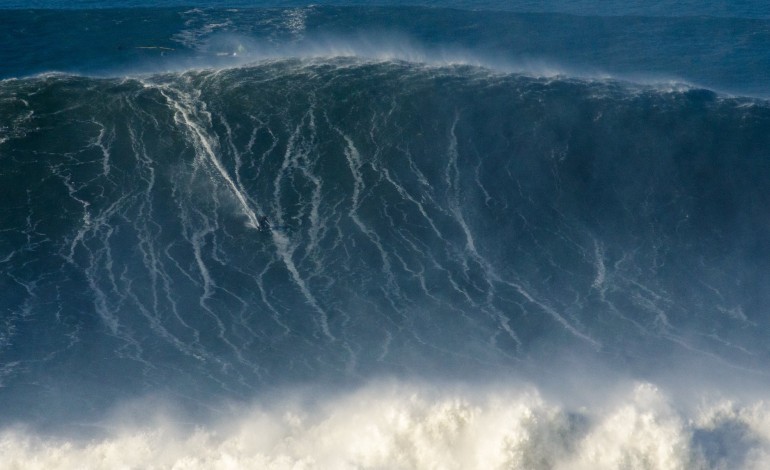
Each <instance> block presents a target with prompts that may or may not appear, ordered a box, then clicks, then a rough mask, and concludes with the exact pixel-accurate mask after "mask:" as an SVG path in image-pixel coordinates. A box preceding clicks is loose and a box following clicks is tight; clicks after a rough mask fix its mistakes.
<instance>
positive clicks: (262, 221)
mask: <svg viewBox="0 0 770 470" xmlns="http://www.w3.org/2000/svg"><path fill="white" fill-rule="evenodd" d="M259 229H260V230H270V221H269V220H267V216H266V215H263V216H262V217H260V218H259Z"/></svg>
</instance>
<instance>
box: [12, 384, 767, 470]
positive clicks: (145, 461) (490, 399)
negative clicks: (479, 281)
mask: <svg viewBox="0 0 770 470" xmlns="http://www.w3.org/2000/svg"><path fill="white" fill-rule="evenodd" d="M297 403H305V404H304V405H300V404H297ZM313 403H314V404H313V405H312V406H311V405H308V401H307V400H304V401H302V400H297V401H295V402H294V404H289V403H288V402H287V403H284V404H282V405H277V406H270V407H264V406H255V407H252V408H251V409H249V410H241V411H240V412H238V413H237V414H238V416H239V418H238V419H234V420H232V421H231V422H228V423H219V424H217V425H209V426H203V427H200V426H199V427H196V428H194V429H189V428H188V429H184V428H183V427H182V426H180V425H179V424H178V423H175V422H174V420H168V419H166V420H163V419H157V420H156V421H155V423H154V424H153V425H151V426H145V427H138V428H137V427H135V428H131V429H127V428H124V429H122V430H118V431H115V432H113V433H111V434H110V435H109V436H106V437H102V438H99V439H96V440H92V441H89V442H68V441H64V440H57V439H55V438H50V439H46V438H41V437H35V436H33V435H32V434H30V433H26V432H24V431H20V430H6V431H5V432H3V433H2V434H0V455H2V458H0V468H1V469H11V468H26V469H70V468H72V469H75V468H78V469H83V468H93V469H100V468H148V469H149V468H173V469H197V468H201V469H202V468H206V469H226V468H227V469H229V468H268V469H328V468H334V469H365V468H366V469H373V468H391V469H394V468H409V469H577V470H580V469H617V468H624V469H693V468H694V469H717V468H745V469H760V468H768V467H767V466H768V465H770V409H768V407H767V406H766V405H764V404H762V403H755V404H753V405H749V406H739V405H736V404H735V403H732V402H730V401H726V400H717V401H712V402H710V403H707V402H703V403H702V404H701V405H700V406H699V407H696V408H697V411H695V412H693V413H692V416H687V414H688V413H683V412H679V411H677V410H676V409H675V406H673V404H672V400H671V399H670V397H668V396H666V394H665V393H663V392H661V391H660V390H659V389H657V388H656V387H655V386H653V385H651V384H649V383H639V384H636V385H634V386H633V387H631V388H630V389H629V390H628V391H627V392H625V393H623V394H621V396H619V397H616V399H614V400H611V401H608V402H606V403H605V404H603V405H599V406H597V407H591V409H587V408H578V409H576V410H574V411H570V410H568V409H566V408H565V407H563V406H560V405H557V404H554V403H552V402H550V401H549V400H548V399H545V398H544V397H543V396H542V394H540V393H539V392H538V391H537V390H534V389H531V388H528V389H524V390H522V389H521V388H518V389H517V390H513V391H507V392H502V391H495V392H488V393H483V394H480V393H472V394H469V393H467V392H446V391H443V392H437V391H436V390H428V389H426V388H425V387H412V386H404V385H403V384H402V385H398V386H385V387H383V386H382V385H380V386H376V387H375V386H370V387H368V388H364V389H362V390H359V391H356V392H353V393H348V394H343V395H340V396H337V397H334V398H331V399H325V400H320V401H315V400H314V401H313ZM115 429H120V426H119V425H118V426H116V428H115Z"/></svg>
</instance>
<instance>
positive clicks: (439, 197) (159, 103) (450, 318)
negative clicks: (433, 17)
mask: <svg viewBox="0 0 770 470" xmlns="http://www.w3.org/2000/svg"><path fill="white" fill-rule="evenodd" d="M316 10H317V9H316V8H310V9H308V11H309V12H310V13H307V15H308V16H306V17H302V16H301V15H300V16H291V15H298V14H299V13H297V11H300V12H301V11H304V10H276V11H272V10H271V11H267V10H265V11H263V10H253V11H249V12H248V14H247V15H246V16H245V18H246V19H249V21H251V20H253V19H254V18H255V17H256V16H259V15H263V16H264V17H265V18H279V19H281V21H283V23H280V24H281V26H280V28H283V29H281V31H284V30H285V31H284V33H285V34H287V35H288V36H281V34H284V33H281V34H278V33H275V31H278V30H276V29H270V28H273V26H270V25H273V23H271V22H270V21H266V22H265V23H264V24H265V25H268V26H265V28H267V29H265V30H264V31H268V32H270V31H272V32H270V33H269V34H268V33H265V37H268V36H269V37H272V39H271V41H273V42H272V43H271V42H270V41H267V40H266V43H268V44H272V45H271V46H270V47H268V48H267V49H263V50H260V51H257V50H256V49H255V48H254V44H256V43H257V42H258V41H257V40H252V42H248V41H246V40H244V39H243V36H238V37H237V40H236V39H233V38H234V37H235V36H217V35H214V36H206V34H208V33H210V32H211V30H212V29H216V28H215V27H214V26H211V25H210V24H209V23H207V21H209V20H211V19H212V18H219V19H221V18H220V17H222V16H226V15H227V13H226V12H222V11H216V10H214V11H204V12H198V13H193V15H198V14H200V15H201V16H194V19H197V20H196V21H198V20H199V23H200V24H199V23H195V22H194V21H192V20H189V18H188V20H189V21H187V22H185V23H184V25H183V26H184V28H188V29H179V28H177V27H176V26H174V27H172V28H170V31H176V32H175V33H174V34H173V35H171V36H168V37H170V38H171V39H168V40H169V41H170V43H173V44H177V46H175V47H182V46H180V44H187V45H186V46H184V47H187V49H186V50H185V51H184V52H183V53H182V52H179V50H177V49H174V48H172V47H167V45H165V44H166V43H163V42H162V41H161V42H157V43H153V44H152V45H148V46H141V47H142V48H140V49H137V48H134V49H131V54H134V55H133V56H132V57H133V58H130V60H129V59H126V58H125V57H124V58H122V59H119V60H117V62H120V61H123V62H122V65H121V67H124V66H127V64H129V63H131V61H132V60H135V59H136V60H138V59H137V57H138V56H137V54H158V55H159V58H157V59H158V60H157V61H155V62H152V67H149V66H148V68H147V69H146V70H150V69H157V68H161V69H162V68H168V69H172V70H170V71H166V72H158V71H155V72H152V73H144V74H138V73H137V74H128V75H126V74H112V75H110V74H108V73H106V72H104V70H107V69H109V67H107V68H103V69H102V72H100V73H98V74H96V73H95V74H93V75H90V76H89V75H84V74H72V73H61V72H59V73H47V74H42V75H35V76H28V77H26V78H25V77H23V75H24V74H25V73H26V72H29V71H31V70H32V69H33V65H30V64H33V63H34V62H35V60H38V59H39V64H44V65H46V64H47V66H51V64H53V63H54V62H52V61H53V60H54V59H55V60H59V59H60V58H45V57H43V58H38V59H34V58H32V59H29V60H30V62H29V63H27V64H26V65H18V63H16V64H17V65H15V66H14V67H16V69H15V71H14V73H16V74H17V75H19V76H20V78H11V79H6V80H3V81H0V163H1V166H0V188H2V190H1V191H0V197H2V200H1V202H2V203H1V204H0V234H2V235H1V236H0V292H2V295H0V312H1V313H0V423H2V430H1V431H0V468H16V467H18V466H30V465H38V467H40V468H57V467H58V468H76V467H78V466H79V465H80V464H82V462H84V461H87V462H94V463H93V465H94V467H97V468H101V467H104V468H111V467H116V466H136V467H152V466H158V467H161V468H167V467H174V466H178V467H180V468H181V467H184V468H188V467H189V468H196V467H199V468H212V467H215V466H217V465H218V466H220V467H225V466H227V465H231V466H232V465H236V466H241V467H255V468H542V469H561V468H608V469H609V468H634V469H636V468H639V469H642V468H661V469H663V468H665V469H677V468H703V469H707V468H715V469H716V468H764V467H766V466H767V464H768V462H769V461H770V457H768V455H770V444H768V443H769V442H770V425H768V416H769V415H768V411H767V407H766V406H765V405H764V404H763V402H762V400H764V399H766V392H764V391H765V390H766V389H767V376H768V373H769V372H770V370H769V369H768V366H767V364H768V363H769V362H768V359H770V346H769V345H768V342H767V331H768V327H770V318H768V315H767V310H768V306H770V290H768V289H767V287H766V285H765V284H766V283H765V279H766V275H765V273H767V272H768V270H769V269H770V246H769V245H768V244H767V240H768V239H770V223H769V222H768V220H770V219H768V217H767V207H770V194H769V193H768V191H767V188H768V187H770V160H768V153H769V152H770V133H769V132H768V129H770V106H769V105H768V102H767V101H766V100H763V99H760V98H751V97H736V96H729V95H725V94H721V93H717V92H714V91H712V90H709V89H706V88H703V87H698V86H694V85H687V84H682V83H673V82H665V83H661V82H656V83H651V82H648V83H647V84H642V83H639V82H636V83H634V82H630V81H624V80H618V79H611V78H599V77H595V76H590V74H589V75H580V74H575V76H572V75H567V74H564V73H546V74H541V73H534V72H537V71H530V72H529V73H521V72H516V71H512V70H511V69H510V68H508V67H503V66H499V67H496V66H493V65H495V64H494V63H493V62H494V61H490V60H488V58H489V57H490V56H489V55H485V54H482V53H479V55H478V57H486V58H485V59H483V60H481V59H479V60H478V61H476V60H475V59H474V57H475V56H474V55H473V54H472V53H470V52H468V51H467V50H466V51H465V52H463V53H462V54H460V53H459V52H457V51H458V50H459V49H453V51H454V52H451V51H449V50H446V51H444V53H443V54H439V53H438V49H437V48H436V47H434V46H430V45H429V44H428V45H424V46H422V47H415V46H414V45H413V44H412V43H410V42H409V41H401V42H399V41H394V40H392V37H390V39H391V40H390V42H389V43H388V44H385V45H383V44H372V43H369V44H361V43H350V44H348V45H347V46H346V47H341V45H344V43H343V42H342V40H340V39H339V38H337V39H334V40H331V39H330V40H329V41H328V42H326V43H318V44H317V46H318V47H317V48H315V49H313V48H308V47H307V43H303V42H302V41H304V39H302V38H307V37H310V36H311V32H308V31H309V30H310V29H312V28H310V27H307V26H306V25H307V24H310V23H311V22H310V21H309V20H308V18H309V17H310V16H312V15H313V14H316V13H313V12H315V11H316ZM320 11H321V12H322V13H323V14H324V15H328V16H329V17H332V16H333V15H332V14H331V12H334V11H337V10H335V9H323V8H321V9H320ZM339 11H343V12H345V14H346V15H353V14H354V13H355V12H359V13H360V11H361V10H352V11H351V10H347V9H344V8H342V9H339ZM396 11H400V10H396ZM403 11H404V12H423V10H419V9H405V10H403ZM134 13H135V14H137V15H139V16H141V15H145V14H147V12H146V11H145V12H143V11H139V13H136V12H134ZM369 13H370V14H371V15H373V16H377V15H380V14H382V11H381V10H379V9H372V10H371V11H370V12H369ZM423 13H424V12H423ZM89 14H94V15H97V16H98V15H116V14H118V13H117V12H115V11H106V12H100V13H93V12H74V13H71V14H68V15H75V16H66V15H65V16H66V18H69V19H70V20H71V19H72V18H75V17H77V15H89ZM165 14H168V15H171V16H174V17H176V18H185V17H184V16H183V15H181V14H180V12H179V11H176V10H168V11H165V10H159V13H158V17H159V18H161V20H159V22H158V23H157V25H162V24H164V21H165V20H162V19H163V18H164V17H163V15H165ZM446 14H447V15H453V14H455V13H453V12H451V11H450V12H447V13H446ZM469 14H470V13H469ZM13 15H17V17H16V20H19V18H22V17H24V15H42V16H38V17H36V18H37V20H36V21H43V22H45V21H48V20H45V19H44V18H43V17H45V15H48V13H46V12H26V13H25V12H15V13H13V14H11V15H9V16H8V17H6V19H7V18H11V17H13ZM180 15H181V16H180ZM233 15H235V13H233ZM249 15H251V16H249ZM126 17H127V19H126V21H128V22H129V24H131V21H132V20H131V14H128V13H126ZM234 17H235V18H239V20H238V21H242V22H243V23H244V24H245V23H248V21H246V19H244V17H240V16H238V15H235V16H234ZM41 18H42V19H41ZM478 18H481V17H477V19H478ZM536 18H538V19H543V17H540V16H538V17H536ZM549 18H551V19H554V18H557V17H549ZM28 19H29V18H27V20H28ZM49 19H50V18H49ZM113 19H114V18H113ZM507 19H508V20H510V19H511V17H507ZM520 19H521V18H520ZM16 20H14V21H16ZM295 20H296V21H295ZM338 20H339V21H341V22H344V21H343V20H344V18H343V19H338ZM562 20H564V21H566V19H564V18H562ZM19 21H21V20H19ZM24 21H26V20H24ZM234 21H235V20H234ZM286 21H288V23H286ZM292 21H294V22H292ZM361 21H362V22H363V23H366V20H365V19H362V20H361ZM651 21H652V20H651ZM714 21H716V20H714ZM193 23H195V24H193ZM96 24H102V23H98V22H97V23H96ZM207 24H209V26H211V28H208V29H207V27H206V25H207ZM212 24H219V23H212ZM415 24H416V23H415ZM490 24H492V25H493V23H490ZM287 25H288V26H287ZM291 25H293V26H291ZM297 25H300V26H301V27H300V26H297ZM303 25H305V26H303ZM132 27H133V26H132ZM152 27H154V26H152V25H150V26H148V28H152ZM158 27H160V26H158ZM291 27H294V29H291ZM490 27H491V28H492V26H490ZM280 28H279V29H280ZM97 29H98V28H97ZM492 29H493V28H492ZM180 31H187V33H185V34H182V33H180ZM191 31H192V32H195V31H197V32H198V33H195V34H193V33H192V32H191ZM206 31H208V33H206ZM287 31H288V32H287ZM145 32H146V30H145ZM273 33H275V35H273V36H271V35H272V34H273ZM444 33H446V32H444ZM135 34H137V35H139V33H138V32H135ZM312 34H315V33H312ZM441 34H443V33H441ZM441 34H440V33H436V36H435V37H434V39H435V38H440V37H442V36H441ZM383 37H384V36H383ZM287 38H288V39H287ZM124 39H125V38H124ZM148 44H149V43H148ZM399 44H400V46H399V47H396V46H397V45H399ZM94 47H96V48H97V49H98V47H101V45H99V44H96V45H95V46H94ZM132 47H133V46H132ZM137 47H138V46H137ZM485 47H486V46H485ZM228 48H229V49H228ZM20 49H23V48H22V47H21V46H20ZM481 49H484V47H481ZM126 50H127V49H121V50H120V51H126ZM484 50H486V51H487V52H488V51H489V50H491V49H489V48H487V49H484ZM95 51H96V52H95ZM86 52H87V54H86V55H87V56H88V54H92V56H89V57H91V58H88V57H86V59H84V60H83V61H81V62H78V61H73V68H75V69H77V68H80V67H82V68H84V69H89V68H91V69H93V70H96V69H98V68H99V67H97V66H96V65H94V64H96V63H97V62H99V61H103V62H105V63H106V62H110V63H112V64H113V65H114V64H115V63H117V62H115V61H113V59H114V58H110V57H106V56H104V55H100V54H101V53H100V52H98V50H91V51H90V52H88V51H86ZM233 52H234V53H235V56H234V55H233V54H232V53H233ZM2 53H3V54H7V53H8V51H7V50H5V51H4V52H2ZM165 53H168V54H169V55H172V56H173V57H172V59H168V57H166V56H164V57H160V54H165ZM46 54H47V53H46ZM116 54H123V52H116ZM175 54H176V55H175ZM52 57H53V56H52ZM650 57H651V56H650ZM97 59H98V60H97ZM145 59H147V57H145V58H144V59H142V60H145ZM167 59H168V60H167ZM111 61H113V62H111ZM759 62H761V60H760V61H759ZM136 63H138V62H136ZM204 63H207V64H208V65H210V66H209V67H202V66H201V67H192V68H191V67H189V65H190V64H198V65H202V64H204ZM84 64H85V65H84ZM172 65H173V66H172ZM211 65H213V66H211ZM498 65H499V63H498ZM659 65H660V64H659ZM723 65H724V64H722V65H719V64H717V65H716V66H715V67H717V68H718V67H721V66H723ZM661 66H662V65H661ZM758 67H760V68H761V67H762V65H761V64H760V65H759V66H758ZM50 68H52V69H55V68H56V67H50ZM112 70H117V69H112ZM694 70H695V71H694V73H695V74H696V75H698V76H699V77H701V78H704V77H705V78H704V80H706V81H708V80H709V78H708V77H712V78H713V77H714V76H711V75H708V74H707V73H706V72H705V71H704V70H705V69H698V68H697V67H695V69H694ZM69 71H70V72H72V71H73V70H69ZM116 75H117V76H116ZM715 80H718V78H716V79H715ZM190 423H192V424H190ZM255 436H257V437H255ZM347 443H353V444H351V445H350V446H348V445H347Z"/></svg>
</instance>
